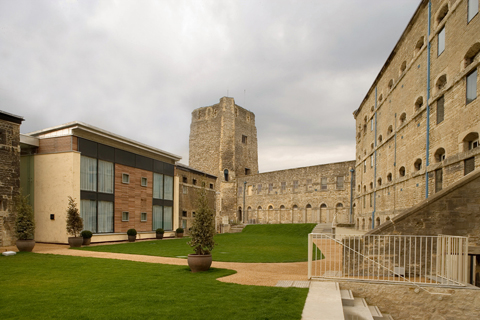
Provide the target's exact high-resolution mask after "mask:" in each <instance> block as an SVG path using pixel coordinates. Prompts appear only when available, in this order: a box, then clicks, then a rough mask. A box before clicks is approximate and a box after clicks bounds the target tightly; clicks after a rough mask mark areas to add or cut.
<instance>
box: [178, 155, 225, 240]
mask: <svg viewBox="0 0 480 320" xmlns="http://www.w3.org/2000/svg"><path fill="white" fill-rule="evenodd" d="M175 175H176V176H177V177H178V181H179V185H180V186H179V195H178V198H179V212H180V214H179V218H180V221H179V226H181V227H182V228H183V229H184V230H185V233H186V234H188V233H189V232H188V229H189V228H190V227H192V224H193V220H194V218H195V211H196V210H197V199H198V192H199V191H200V189H202V188H205V190H206V192H207V199H208V202H209V205H210V208H212V210H213V212H215V193H216V191H215V185H216V182H217V177H215V176H213V175H210V174H208V173H205V172H202V171H199V170H195V169H193V168H191V167H189V166H186V165H184V164H181V163H177V165H176V167H175ZM219 222H220V221H216V224H217V226H218V225H219Z"/></svg>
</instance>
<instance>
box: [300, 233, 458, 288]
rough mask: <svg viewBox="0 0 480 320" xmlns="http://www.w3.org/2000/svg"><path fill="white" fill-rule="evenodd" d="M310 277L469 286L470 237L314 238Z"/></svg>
mask: <svg viewBox="0 0 480 320" xmlns="http://www.w3.org/2000/svg"><path fill="white" fill-rule="evenodd" d="M308 278H309V279H312V278H322V279H351V280H370V281H389V282H403V283H404V282H409V283H413V284H430V285H451V286H465V285H466V284H467V282H468V238H466V237H456V236H446V235H439V236H403V235H367V236H358V235H338V234H336V235H335V234H323V233H311V234H309V235H308Z"/></svg>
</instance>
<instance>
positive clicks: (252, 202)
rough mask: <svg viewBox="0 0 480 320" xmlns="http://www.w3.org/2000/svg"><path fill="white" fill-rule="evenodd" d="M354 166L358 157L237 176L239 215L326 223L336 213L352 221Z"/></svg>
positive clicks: (341, 220)
mask: <svg viewBox="0 0 480 320" xmlns="http://www.w3.org/2000/svg"><path fill="white" fill-rule="evenodd" d="M354 166H355V161H346V162H339V163H330V164H324V165H317V166H311V167H303V168H295V169H288V170H280V171H273V172H266V173H259V174H256V175H251V176H246V177H243V178H238V179H237V180H238V181H237V183H238V187H237V205H238V208H237V219H238V220H239V221H242V222H246V223H326V222H332V221H333V219H334V217H335V216H336V221H337V222H338V223H349V222H350V200H351V199H350V190H351V189H350V186H351V183H350V181H351V179H352V178H353V168H354ZM350 170H352V172H350ZM243 208H246V210H244V209H243Z"/></svg>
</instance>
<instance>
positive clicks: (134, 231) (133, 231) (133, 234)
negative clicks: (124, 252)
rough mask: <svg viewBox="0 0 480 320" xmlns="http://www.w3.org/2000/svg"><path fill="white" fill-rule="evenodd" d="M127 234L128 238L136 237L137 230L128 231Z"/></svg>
mask: <svg viewBox="0 0 480 320" xmlns="http://www.w3.org/2000/svg"><path fill="white" fill-rule="evenodd" d="M127 234H128V235H129V236H136V235H137V230H135V229H128V231H127Z"/></svg>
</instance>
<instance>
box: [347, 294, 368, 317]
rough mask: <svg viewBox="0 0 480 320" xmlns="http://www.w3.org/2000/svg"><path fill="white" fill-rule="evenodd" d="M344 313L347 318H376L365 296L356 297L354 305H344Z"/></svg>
mask: <svg viewBox="0 0 480 320" xmlns="http://www.w3.org/2000/svg"><path fill="white" fill-rule="evenodd" d="M343 313H344V319H345V320H374V319H373V316H372V313H371V312H370V309H369V308H368V305H367V302H366V301H365V299H363V298H354V304H353V306H344V307H343Z"/></svg>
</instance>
